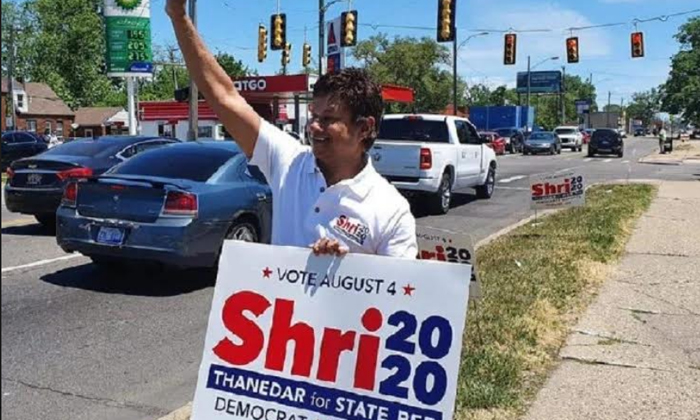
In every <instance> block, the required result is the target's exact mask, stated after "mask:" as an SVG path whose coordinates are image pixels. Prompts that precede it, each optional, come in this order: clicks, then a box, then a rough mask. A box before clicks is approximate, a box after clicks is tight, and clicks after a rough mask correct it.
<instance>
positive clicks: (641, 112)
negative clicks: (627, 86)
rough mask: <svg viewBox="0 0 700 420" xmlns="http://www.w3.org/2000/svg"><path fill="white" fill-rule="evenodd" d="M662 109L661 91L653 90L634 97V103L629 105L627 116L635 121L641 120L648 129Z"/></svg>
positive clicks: (638, 93)
mask: <svg viewBox="0 0 700 420" xmlns="http://www.w3.org/2000/svg"><path fill="white" fill-rule="evenodd" d="M660 109H661V91H660V90H659V89H656V88H652V89H650V90H648V91H646V92H637V93H635V94H633V95H632V102H631V103H630V104H629V105H627V116H628V117H629V118H631V119H633V120H641V121H642V125H643V126H645V127H647V126H649V125H651V123H652V122H653V120H654V115H656V113H657V112H659V111H660Z"/></svg>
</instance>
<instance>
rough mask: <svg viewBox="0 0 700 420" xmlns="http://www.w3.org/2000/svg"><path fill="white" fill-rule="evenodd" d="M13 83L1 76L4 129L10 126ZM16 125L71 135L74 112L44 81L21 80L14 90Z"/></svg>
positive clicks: (28, 128) (23, 129) (37, 130)
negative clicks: (10, 99) (8, 121)
mask: <svg viewBox="0 0 700 420" xmlns="http://www.w3.org/2000/svg"><path fill="white" fill-rule="evenodd" d="M9 94H10V83H9V81H8V80H7V79H3V80H2V130H3V131H5V130H6V129H7V112H8V111H9V110H8V108H7V105H8V96H9ZM14 99H15V108H16V110H17V112H16V113H15V121H16V125H17V126H16V127H15V128H16V129H17V130H22V131H33V132H36V133H39V134H44V133H45V132H46V131H47V130H48V131H51V132H53V133H55V134H56V135H57V136H58V137H68V136H70V133H71V125H72V124H73V122H74V121H75V113H74V112H73V111H72V110H71V109H70V108H69V107H68V106H67V105H66V104H65V103H64V102H63V101H62V100H61V98H59V97H58V95H56V93H55V92H54V91H53V89H51V88H50V87H49V86H48V85H46V84H44V83H31V82H30V83H18V82H15V90H14Z"/></svg>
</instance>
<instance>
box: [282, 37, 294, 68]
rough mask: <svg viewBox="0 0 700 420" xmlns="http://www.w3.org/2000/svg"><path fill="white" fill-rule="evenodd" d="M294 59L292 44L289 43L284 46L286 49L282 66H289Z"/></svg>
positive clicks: (283, 51) (283, 53)
mask: <svg viewBox="0 0 700 420" xmlns="http://www.w3.org/2000/svg"><path fill="white" fill-rule="evenodd" d="M291 59H292V44H290V43H289V42H287V43H286V44H284V49H283V50H282V66H286V65H287V64H289V62H290V60H291Z"/></svg>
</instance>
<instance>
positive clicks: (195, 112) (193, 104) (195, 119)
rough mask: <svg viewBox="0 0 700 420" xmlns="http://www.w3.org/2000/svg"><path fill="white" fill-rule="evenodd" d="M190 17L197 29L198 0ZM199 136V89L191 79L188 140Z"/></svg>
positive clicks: (193, 0) (190, 4)
mask: <svg viewBox="0 0 700 420" xmlns="http://www.w3.org/2000/svg"><path fill="white" fill-rule="evenodd" d="M189 2H190V3H189V6H190V10H189V15H190V19H192V23H193V24H194V27H195V28H197V0H189ZM198 135H199V89H197V85H196V84H195V83H194V80H192V77H190V127H189V130H188V131H187V140H189V141H196V140H197V136H198Z"/></svg>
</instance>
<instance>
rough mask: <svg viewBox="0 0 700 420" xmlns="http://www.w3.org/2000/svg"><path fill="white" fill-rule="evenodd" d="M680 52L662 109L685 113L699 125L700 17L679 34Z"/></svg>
mask: <svg viewBox="0 0 700 420" xmlns="http://www.w3.org/2000/svg"><path fill="white" fill-rule="evenodd" d="M676 40H678V42H679V43H680V51H679V52H678V53H677V54H676V55H675V56H673V59H672V63H671V74H670V76H669V78H668V80H667V81H666V84H665V85H664V86H663V90H664V95H663V110H664V111H667V112H670V113H671V114H681V113H682V114H683V116H684V118H685V119H686V120H688V121H691V122H694V123H695V124H700V17H693V18H691V19H690V20H689V21H688V22H687V23H685V24H684V25H682V26H681V27H680V30H679V31H678V33H677V34H676Z"/></svg>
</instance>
